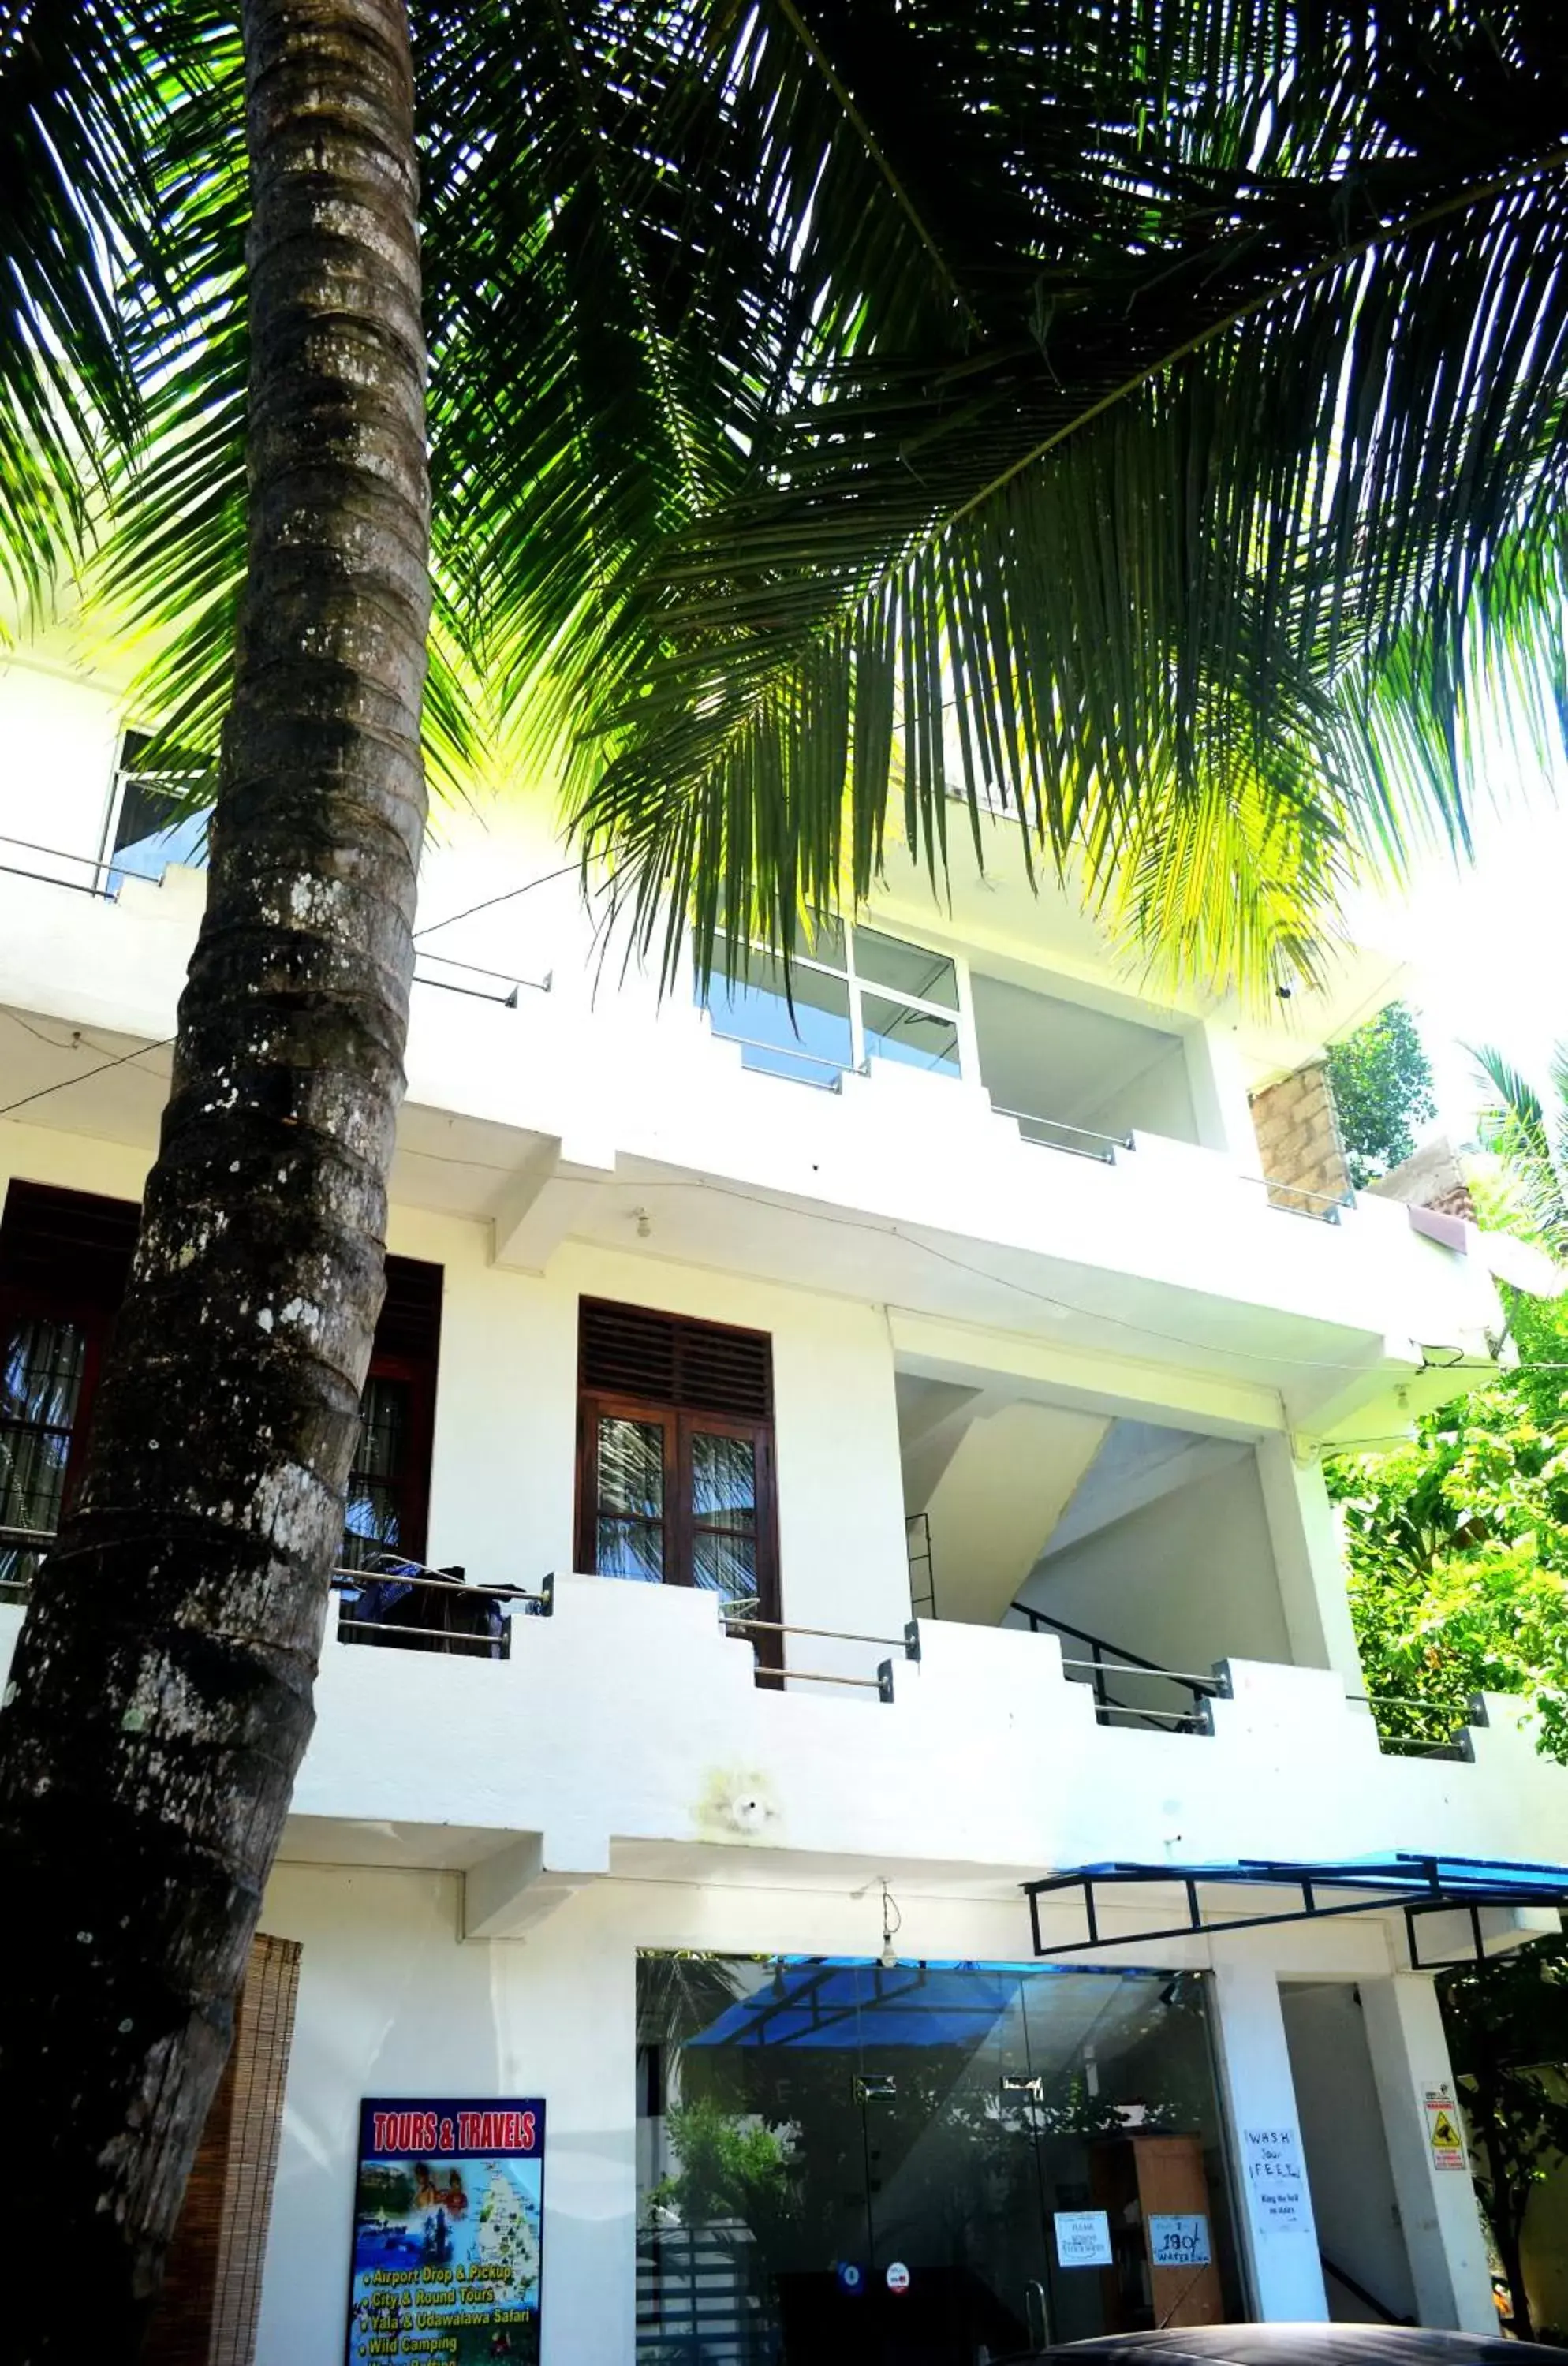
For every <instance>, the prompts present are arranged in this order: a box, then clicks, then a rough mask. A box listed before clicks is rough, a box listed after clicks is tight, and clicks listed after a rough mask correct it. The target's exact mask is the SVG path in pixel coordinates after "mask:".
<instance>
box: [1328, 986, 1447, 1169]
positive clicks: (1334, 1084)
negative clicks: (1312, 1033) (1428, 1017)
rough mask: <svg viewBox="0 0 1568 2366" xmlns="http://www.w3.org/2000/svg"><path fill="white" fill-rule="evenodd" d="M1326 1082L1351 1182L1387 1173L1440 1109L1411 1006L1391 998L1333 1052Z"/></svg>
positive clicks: (1336, 1046) (1428, 1063)
mask: <svg viewBox="0 0 1568 2366" xmlns="http://www.w3.org/2000/svg"><path fill="white" fill-rule="evenodd" d="M1327 1068H1328V1083H1329V1088H1330V1090H1331V1091H1332V1093H1333V1095H1334V1107H1335V1110H1336V1112H1337V1116H1338V1119H1339V1136H1340V1140H1341V1141H1342V1142H1343V1143H1344V1144H1345V1157H1346V1163H1347V1164H1348V1166H1349V1169H1350V1180H1351V1182H1352V1183H1354V1184H1355V1185H1356V1186H1357V1187H1358V1189H1359V1187H1360V1186H1361V1185H1363V1184H1366V1183H1371V1182H1373V1181H1375V1180H1376V1178H1377V1177H1379V1176H1380V1175H1386V1174H1387V1173H1388V1171H1389V1169H1390V1167H1392V1166H1398V1165H1399V1163H1400V1161H1401V1159H1404V1158H1408V1157H1409V1155H1410V1154H1411V1152H1412V1151H1413V1150H1414V1149H1415V1147H1416V1131H1415V1130H1416V1126H1418V1125H1424V1124H1425V1123H1426V1121H1427V1119H1428V1118H1432V1117H1435V1116H1436V1115H1437V1113H1438V1104H1437V1101H1436V1099H1435V1098H1434V1096H1433V1092H1432V1068H1431V1063H1430V1062H1429V1061H1428V1059H1427V1054H1426V1053H1425V1051H1424V1050H1423V1048H1422V1044H1421V1036H1420V1031H1419V1030H1418V1029H1417V1027H1416V1019H1415V1014H1414V1013H1413V1012H1412V1010H1411V1009H1410V1008H1409V1006H1408V1004H1406V1003H1403V1002H1391V1003H1390V1004H1389V1005H1388V1008H1386V1009H1385V1010H1380V1011H1379V1012H1378V1014H1377V1017H1376V1018H1375V1019H1369V1020H1368V1021H1367V1023H1366V1025H1365V1026H1364V1027H1358V1028H1357V1030H1356V1031H1355V1033H1354V1034H1353V1035H1348V1036H1347V1037H1346V1038H1345V1041H1344V1042H1342V1043H1336V1044H1334V1045H1333V1046H1332V1047H1331V1048H1330V1051H1329V1054H1328V1060H1327Z"/></svg>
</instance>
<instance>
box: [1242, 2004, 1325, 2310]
mask: <svg viewBox="0 0 1568 2366" xmlns="http://www.w3.org/2000/svg"><path fill="white" fill-rule="evenodd" d="M1214 1999H1215V2004H1216V2007H1217V2014H1218V2020H1219V2056H1220V2075H1221V2079H1222V2082H1223V2085H1224V2100H1225V2109H1226V2112H1227V2113H1228V2115H1229V2119H1230V2125H1231V2135H1232V2140H1233V2147H1234V2153H1235V2164H1236V2183H1237V2187H1238V2189H1239V2191H1238V2196H1237V2198H1238V2202H1239V2205H1240V2211H1241V2225H1240V2229H1239V2232H1240V2236H1241V2247H1242V2251H1243V2255H1244V2257H1245V2258H1246V2260H1247V2270H1248V2273H1249V2276H1250V2279H1251V2283H1252V2297H1253V2303H1254V2305H1255V2306H1256V2308H1257V2311H1258V2316H1259V2317H1260V2318H1262V2319H1263V2320H1264V2321H1265V2322H1268V2321H1269V2320H1273V2321H1275V2322H1278V2323H1284V2324H1293V2325H1300V2324H1304V2323H1306V2322H1308V2321H1309V2320H1310V2321H1314V2322H1321V2321H1322V2320H1323V2319H1325V2318H1326V2316H1327V2315H1328V2299H1327V2295H1326V2293H1325V2291H1324V2288H1323V2266H1322V2262H1321V2260H1320V2259H1319V2258H1318V2254H1317V2227H1316V2225H1315V2223H1314V2218H1313V2209H1312V2195H1311V2193H1310V2191H1308V2188H1307V2176H1306V2156H1305V2153H1304V2151H1303V2146H1302V2133H1301V2125H1300V2123H1299V2122H1298V2120H1297V2117H1296V2090H1295V2083H1294V2081H1293V2079H1292V2077H1291V2056H1290V2049H1289V2047H1288V2046H1287V2045H1286V2043H1285V2018H1284V2015H1283V2013H1282V2012H1281V2011H1280V1983H1279V1981H1278V1980H1277V1979H1276V1978H1275V1977H1274V1974H1273V1972H1272V1971H1271V1970H1270V1969H1269V1966H1267V1965H1266V1964H1222V1965H1221V1966H1219V1967H1218V1969H1217V1970H1216V1971H1215V1973H1214Z"/></svg>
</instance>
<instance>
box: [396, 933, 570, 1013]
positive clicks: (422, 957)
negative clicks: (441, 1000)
mask: <svg viewBox="0 0 1568 2366" xmlns="http://www.w3.org/2000/svg"><path fill="white" fill-rule="evenodd" d="M414 961H415V968H414V975H413V982H414V984H415V986H434V987H436V988H437V989H438V991H439V992H441V993H443V994H467V995H469V996H471V997H473V999H474V1000H475V1001H476V1002H496V1003H499V1004H500V1005H501V1007H502V1009H503V1010H515V1009H516V1008H517V997H518V996H519V995H520V994H521V993H522V992H523V991H524V989H525V987H526V989H527V991H528V992H529V993H530V994H549V993H551V992H552V991H553V990H554V986H555V972H554V971H553V970H547V972H546V973H545V975H544V976H543V977H542V978H539V977H519V976H518V975H516V973H515V971H513V970H505V969H485V968H484V967H482V966H481V964H480V963H479V962H466V961H458V960H457V958H456V957H455V955H453V954H451V953H433V952H425V951H424V949H423V946H422V947H421V948H420V949H419V951H418V952H416V954H415V956H414ZM422 961H423V962H434V963H438V964H439V966H440V967H441V968H443V969H459V970H461V971H462V972H463V973H464V975H466V976H468V977H488V978H493V979H494V980H495V982H496V984H497V985H498V986H510V988H511V992H510V993H509V994H486V993H485V992H484V991H483V989H482V988H481V987H479V986H457V985H456V984H454V982H453V980H452V979H451V978H449V977H428V976H426V977H422V976H421V975H420V972H419V968H418V963H420V962H422Z"/></svg>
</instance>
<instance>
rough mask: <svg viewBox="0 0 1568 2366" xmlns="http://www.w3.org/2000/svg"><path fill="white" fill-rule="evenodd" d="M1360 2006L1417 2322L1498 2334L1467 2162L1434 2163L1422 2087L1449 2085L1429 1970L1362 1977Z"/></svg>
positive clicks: (1451, 2088) (1446, 2054) (1443, 2039)
mask: <svg viewBox="0 0 1568 2366" xmlns="http://www.w3.org/2000/svg"><path fill="white" fill-rule="evenodd" d="M1361 2009H1362V2013H1363V2016H1364V2019H1365V2023H1366V2031H1367V2044H1368V2045H1369V2047H1370V2048H1371V2057H1372V2076H1373V2078H1374V2079H1376V2081H1377V2090H1378V2103H1379V2107H1380V2108H1381V2110H1382V2122H1383V2133H1384V2135H1385V2136H1386V2137H1387V2140H1388V2158H1389V2166H1390V2168H1391V2169H1393V2190H1394V2193H1395V2195H1396V2197H1397V2199H1398V2203H1399V2215H1400V2219H1401V2222H1402V2224H1403V2225H1404V2243H1405V2248H1406V2250H1407V2251H1408V2252H1409V2255H1410V2278H1411V2282H1412V2283H1413V2284H1414V2285H1415V2287H1416V2314H1417V2315H1418V2316H1419V2317H1420V2320H1421V2323H1422V2324H1423V2325H1431V2326H1438V2327H1450V2328H1452V2329H1453V2330H1456V2331H1458V2332H1461V2333H1489V2334H1495V2333H1496V2331H1497V2312H1496V2309H1495V2307H1494V2305H1493V2301H1492V2278H1491V2273H1490V2270H1488V2267H1487V2264H1486V2243H1485V2238H1484V2236H1483V2234H1482V2230H1481V2214H1480V2212H1479V2210H1478V2209H1477V2207H1476V2201H1475V2189H1474V2187H1473V2186H1472V2183H1471V2180H1470V2172H1469V2170H1468V2169H1443V2168H1440V2167H1439V2166H1438V2155H1437V2153H1436V2152H1435V2151H1434V2150H1433V2147H1432V2143H1431V2136H1430V2132H1429V2130H1428V2127H1427V2093H1426V2090H1427V2088H1428V2087H1430V2088H1433V2089H1439V2090H1440V2089H1446V2090H1447V2091H1448V2092H1449V2093H1450V2095H1451V2094H1453V2092H1454V2091H1455V2090H1454V2085H1453V2069H1452V2067H1451V2065H1450V2061H1449V2048H1448V2040H1447V2039H1446V2037H1445V2036H1444V2034H1443V2021H1442V2015H1441V2013H1440V2012H1439V2011H1438V1992H1437V1988H1436V1985H1435V1983H1434V1981H1433V1979H1432V1977H1431V1974H1430V1973H1429V1972H1396V1973H1395V1974H1394V1975H1393V1977H1392V1978H1391V1979H1386V1980H1363V1981H1362V1982H1361Z"/></svg>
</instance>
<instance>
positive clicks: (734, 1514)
mask: <svg viewBox="0 0 1568 2366" xmlns="http://www.w3.org/2000/svg"><path fill="white" fill-rule="evenodd" d="M691 1473H692V1583H693V1584H694V1585H700V1586H702V1587H703V1588H704V1589H705V1591H706V1592H707V1593H709V1594H723V1595H724V1597H725V1599H726V1601H727V1602H728V1604H729V1605H730V1606H731V1607H732V1608H733V1609H734V1610H735V1612H736V1613H737V1615H738V1616H742V1617H748V1618H755V1617H757V1616H758V1615H759V1613H760V1609H761V1604H760V1601H759V1597H758V1593H757V1444H756V1440H755V1439H754V1438H750V1437H716V1436H715V1435H714V1433H713V1432H712V1431H708V1430H694V1432H693V1434H692V1440H691Z"/></svg>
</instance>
